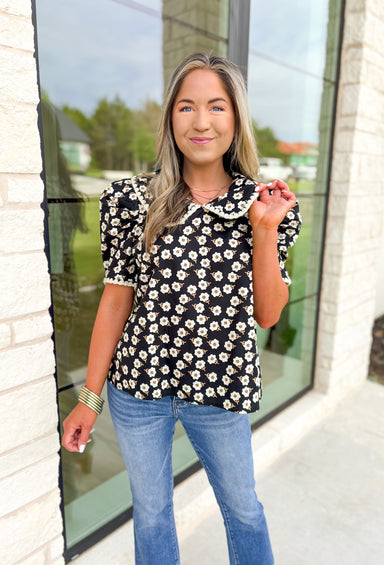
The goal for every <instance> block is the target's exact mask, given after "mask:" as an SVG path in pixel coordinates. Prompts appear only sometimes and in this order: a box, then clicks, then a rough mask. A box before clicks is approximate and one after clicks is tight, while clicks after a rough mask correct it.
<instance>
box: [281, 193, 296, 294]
mask: <svg viewBox="0 0 384 565" xmlns="http://www.w3.org/2000/svg"><path fill="white" fill-rule="evenodd" d="M300 228H301V216H300V211H299V205H298V203H297V202H296V204H295V206H294V207H293V208H292V209H291V210H289V212H288V214H287V215H286V216H285V218H284V219H283V221H282V222H281V223H280V225H279V227H278V229H277V231H278V241H277V251H278V255H279V263H280V270H281V276H282V278H283V281H284V282H286V283H287V284H288V285H290V284H291V279H290V278H289V275H288V272H287V270H286V266H285V263H286V260H287V258H288V248H289V247H293V245H294V244H295V242H296V240H297V237H298V235H299V232H300Z"/></svg>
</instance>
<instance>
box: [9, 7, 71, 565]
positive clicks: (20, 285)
mask: <svg viewBox="0 0 384 565" xmlns="http://www.w3.org/2000/svg"><path fill="white" fill-rule="evenodd" d="M0 68H1V84H0V147H1V154H0V273H1V278H0V376H1V378H0V427H1V439H0V500H1V503H0V516H1V526H0V532H1V533H0V563H1V564H2V565H6V564H14V563H20V564H21V563H22V564H23V565H32V564H38V565H43V564H50V565H56V564H59V563H63V562H64V561H63V558H62V551H63V538H62V518H61V513H60V491H59V488H58V465H59V458H58V453H57V451H58V448H59V440H58V433H57V403H56V386H55V380H54V376H53V373H54V369H55V365H54V355H53V345H52V339H51V334H52V323H51V318H50V315H49V313H48V308H49V306H50V302H51V299H50V286H49V274H48V264H47V259H46V255H45V252H44V212H43V210H42V208H41V203H42V201H43V192H44V186H43V182H42V180H41V178H40V173H41V169H42V161H41V151H40V136H39V131H38V126H37V109H36V107H37V104H38V88H37V75H36V61H35V58H34V30H33V26H32V22H31V1H30V0H8V1H7V0H0Z"/></svg>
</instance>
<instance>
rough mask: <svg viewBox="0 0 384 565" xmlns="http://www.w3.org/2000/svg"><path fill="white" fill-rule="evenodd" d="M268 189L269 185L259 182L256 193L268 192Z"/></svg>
mask: <svg viewBox="0 0 384 565" xmlns="http://www.w3.org/2000/svg"><path fill="white" fill-rule="evenodd" d="M266 188H267V185H266V184H264V183H263V182H258V183H257V185H256V191H257V192H260V193H261V192H263V190H266Z"/></svg>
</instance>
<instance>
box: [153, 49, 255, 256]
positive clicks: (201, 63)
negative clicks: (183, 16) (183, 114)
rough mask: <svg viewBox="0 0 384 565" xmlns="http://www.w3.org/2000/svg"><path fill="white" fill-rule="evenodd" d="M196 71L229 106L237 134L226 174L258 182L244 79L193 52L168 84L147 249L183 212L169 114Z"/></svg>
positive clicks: (185, 193) (221, 62)
mask: <svg viewBox="0 0 384 565" xmlns="http://www.w3.org/2000/svg"><path fill="white" fill-rule="evenodd" d="M196 69H204V70H210V71H213V72H214V73H216V74H217V75H218V77H219V78H220V79H221V81H222V84H223V86H224V88H225V91H226V92H227V94H228V96H229V98H230V100H231V102H232V106H233V110H234V115H235V134H234V138H233V140H232V143H231V145H230V147H229V149H228V151H227V152H226V153H225V154H224V155H223V165H224V169H225V170H226V172H228V173H229V174H230V173H231V172H232V173H236V172H237V173H241V174H243V175H244V176H246V177H247V178H249V179H252V180H256V178H257V175H258V171H259V161H258V157H257V149H256V142H255V137H254V134H253V128H252V121H251V117H250V114H249V109H248V101H247V92H246V86H245V81H244V78H243V75H242V74H241V71H240V69H239V68H238V67H237V66H236V65H235V64H234V63H232V62H231V61H229V60H228V59H224V58H223V57H218V56H216V55H207V54H204V53H196V54H194V55H190V56H188V57H187V58H186V59H184V61H182V63H180V65H179V66H178V67H177V68H176V70H175V71H174V73H173V75H172V78H171V80H170V82H169V85H168V89H167V92H166V94H165V100H164V105H163V111H162V116H161V121H160V126H159V132H158V137H157V165H156V167H157V169H159V173H158V174H156V175H154V176H153V179H152V180H151V182H150V184H149V187H148V190H149V193H150V197H151V204H150V206H149V209H148V214H147V221H146V227H145V231H144V240H145V248H146V250H149V249H150V247H151V245H152V243H153V242H154V241H155V239H156V237H157V236H159V235H160V234H161V233H163V231H164V230H165V229H166V228H168V229H169V230H172V228H174V227H175V226H176V225H177V224H178V222H179V220H180V218H181V216H182V215H183V213H184V211H185V206H186V203H187V199H188V197H189V195H190V194H189V188H188V186H187V185H186V184H185V183H184V181H183V178H182V168H183V154H182V153H181V152H180V150H179V148H178V147H177V145H176V142H175V138H174V135H173V128H172V110H173V106H174V103H175V99H176V97H177V95H178V93H179V91H180V88H181V85H182V83H183V80H184V79H185V77H186V76H187V74H188V73H190V72H191V71H194V70H196Z"/></svg>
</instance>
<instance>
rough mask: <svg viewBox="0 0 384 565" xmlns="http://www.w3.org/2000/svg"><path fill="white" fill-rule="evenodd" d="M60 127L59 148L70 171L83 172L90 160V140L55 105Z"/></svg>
mask: <svg viewBox="0 0 384 565" xmlns="http://www.w3.org/2000/svg"><path fill="white" fill-rule="evenodd" d="M55 113H56V117H57V120H58V122H59V128H60V134H61V139H60V149H61V150H62V152H63V155H64V157H65V159H66V161H67V165H68V169H69V170H70V172H71V173H85V171H86V170H87V169H88V167H89V164H90V162H91V149H90V143H91V140H90V139H89V137H88V136H87V135H86V134H85V133H84V132H83V130H81V129H80V128H79V126H78V125H76V124H75V123H74V122H73V121H72V120H71V119H70V118H69V117H68V116H67V115H66V114H65V113H64V112H63V111H62V110H60V109H59V108H56V107H55Z"/></svg>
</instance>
